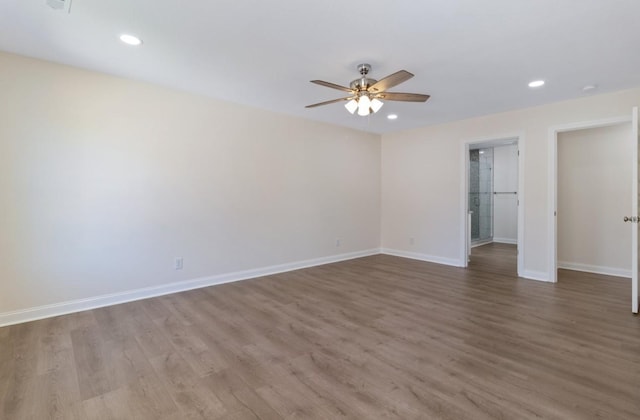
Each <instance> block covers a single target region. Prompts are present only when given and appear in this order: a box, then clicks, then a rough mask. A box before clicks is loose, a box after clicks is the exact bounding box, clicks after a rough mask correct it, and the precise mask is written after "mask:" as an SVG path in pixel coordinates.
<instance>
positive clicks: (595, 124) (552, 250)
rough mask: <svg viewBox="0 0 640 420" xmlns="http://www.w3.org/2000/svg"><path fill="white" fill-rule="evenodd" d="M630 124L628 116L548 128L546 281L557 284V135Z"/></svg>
mask: <svg viewBox="0 0 640 420" xmlns="http://www.w3.org/2000/svg"><path fill="white" fill-rule="evenodd" d="M630 122H631V116H630V115H624V116H619V117H612V118H605V119H601V120H592V121H582V122H576V123H569V124H560V125H555V126H552V127H549V134H548V158H547V164H548V170H549V174H548V177H547V179H548V187H547V191H548V194H549V196H548V199H547V215H548V220H549V222H548V224H547V226H548V232H547V237H548V241H549V254H548V256H547V258H548V262H549V263H548V264H549V265H548V267H549V269H548V270H549V271H548V273H547V281H550V282H552V283H557V282H558V218H557V211H558V134H560V133H566V132H568V131H576V130H586V129H589V128H601V127H610V126H613V125H619V124H626V123H630Z"/></svg>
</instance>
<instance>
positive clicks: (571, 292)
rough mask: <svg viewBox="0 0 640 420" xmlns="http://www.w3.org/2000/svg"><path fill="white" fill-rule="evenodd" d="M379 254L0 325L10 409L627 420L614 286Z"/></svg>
mask: <svg viewBox="0 0 640 420" xmlns="http://www.w3.org/2000/svg"><path fill="white" fill-rule="evenodd" d="M516 260H517V256H516V252H515V246H512V245H505V244H490V245H485V246H481V247H476V248H473V251H472V259H471V263H470V265H469V267H468V268H467V269H463V268H457V267H448V266H443V265H438V264H431V263H425V262H422V261H416V260H409V259H403V258H398V257H392V256H386V255H376V256H371V257H366V258H359V259H354V260H349V261H344V262H340V263H335V264H328V265H324V266H319V267H313V268H309V269H305V270H298V271H291V272H287V273H282V274H278V275H272V276H267V277H263V278H258V279H252V280H247V281H243V282H237V283H231V284H226V285H221V286H215V287H209V288H204V289H197V290H191V291H188V292H184V293H179V294H174V295H167V296H162V297H158V298H154V299H147V300H144V301H139V302H131V303H128V304H124V305H116V306H112V307H107V308H100V309H96V310H93V311H87V312H82V313H78V314H71V315H66V316H62V317H56V318H51V319H46V320H42V321H36V322H31V323H26V324H22V325H14V326H11V327H5V328H0V418H3V419H4V418H7V419H12V420H13V419H16V420H22V419H58V418H59V419H125V418H136V419H143V420H144V419H178V418H179V419H183V418H184V419H282V418H305V419H327V418H331V419H336V418H349V419H369V418H372V419H373V418H375V419H403V420H404V419H424V418H429V419H473V420H476V419H499V418H503V419H514V418H517V419H558V420H560V419H563V420H564V419H637V418H638V413H640V385H638V384H640V318H639V317H637V316H633V315H632V314H631V313H630V312H629V308H628V306H629V292H630V282H629V280H628V279H623V278H616V277H608V276H600V275H595V274H588V273H579V272H574V271H568V270H560V271H559V282H558V283H557V284H549V283H543V282H536V281H530V280H524V279H519V278H517V277H516V271H517V270H516Z"/></svg>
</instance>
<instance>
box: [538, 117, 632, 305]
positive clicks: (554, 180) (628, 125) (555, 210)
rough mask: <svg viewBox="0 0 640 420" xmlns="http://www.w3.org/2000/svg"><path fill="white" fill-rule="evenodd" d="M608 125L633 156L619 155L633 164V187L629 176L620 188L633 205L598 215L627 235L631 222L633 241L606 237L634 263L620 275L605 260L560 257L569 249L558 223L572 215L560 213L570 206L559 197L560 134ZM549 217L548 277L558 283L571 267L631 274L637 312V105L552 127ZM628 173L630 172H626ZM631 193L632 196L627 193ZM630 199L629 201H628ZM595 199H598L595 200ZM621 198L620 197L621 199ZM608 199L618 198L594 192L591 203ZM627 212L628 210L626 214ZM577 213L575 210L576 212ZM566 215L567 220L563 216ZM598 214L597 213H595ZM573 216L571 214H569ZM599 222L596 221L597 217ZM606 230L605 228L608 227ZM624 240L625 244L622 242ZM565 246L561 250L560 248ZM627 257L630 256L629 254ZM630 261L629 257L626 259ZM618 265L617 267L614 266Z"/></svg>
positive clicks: (595, 204)
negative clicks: (615, 114) (592, 261)
mask: <svg viewBox="0 0 640 420" xmlns="http://www.w3.org/2000/svg"><path fill="white" fill-rule="evenodd" d="M607 127H619V128H617V130H618V133H622V140H621V141H622V144H624V145H626V146H625V147H626V150H627V153H629V154H630V155H631V158H632V159H631V160H630V161H628V160H627V159H628V157H627V155H626V153H625V154H623V155H622V156H620V157H619V162H620V165H624V166H626V164H631V167H630V168H629V169H630V170H629V171H628V172H627V174H629V173H630V174H631V176H630V178H631V185H630V186H631V188H629V183H628V182H629V181H626V179H628V178H626V177H625V179H624V180H620V181H619V183H618V185H622V190H621V194H622V195H621V196H620V197H622V198H626V200H627V201H626V202H627V206H629V204H630V206H629V207H630V208H629V207H625V208H627V209H628V210H624V213H623V214H607V215H605V216H603V215H602V214H603V213H599V216H598V217H601V218H602V217H604V218H606V221H607V223H610V222H611V219H614V221H615V223H616V224H617V226H616V230H620V229H618V228H621V230H620V231H622V232H625V235H628V234H629V231H628V230H627V229H629V228H626V229H625V226H624V225H623V221H624V222H628V223H629V225H630V230H631V232H630V233H631V235H630V236H631V238H630V240H629V239H628V238H629V237H628V236H627V240H626V243H627V245H626V246H624V245H623V243H624V242H625V241H624V240H623V241H617V240H615V238H614V239H611V238H608V239H606V240H605V241H608V242H609V243H610V244H613V245H610V246H613V247H616V246H617V247H620V246H622V248H620V249H619V251H620V252H619V253H620V254H624V255H625V256H629V254H631V255H630V259H631V266H630V267H628V265H627V268H626V269H624V270H619V271H620V272H619V273H618V274H616V273H615V272H606V270H609V269H611V267H607V264H602V261H600V264H598V263H595V264H589V263H586V264H585V263H584V262H582V263H580V262H578V263H575V262H573V263H571V262H569V265H572V266H569V267H567V261H563V260H560V259H559V254H561V256H562V258H563V259H566V255H568V254H567V250H566V244H565V245H563V244H559V241H558V235H559V231H558V229H559V223H562V220H565V221H566V220H569V219H568V217H569V216H571V214H568V215H567V214H564V215H560V214H559V210H562V211H563V212H565V213H566V212H567V209H568V208H570V207H567V206H566V205H564V206H560V205H559V197H558V192H559V186H558V179H559V170H560V171H561V170H562V169H561V168H559V166H558V165H559V160H558V158H559V156H558V140H559V137H562V136H561V134H562V133H571V132H577V131H581V130H588V129H602V128H607ZM549 134H550V135H549V142H550V143H549V217H550V223H549V243H550V247H549V261H550V264H549V274H548V280H549V281H552V282H557V281H558V268H569V269H571V270H578V271H587V272H592V273H598V274H608V275H621V276H623V277H627V278H628V277H631V288H630V289H631V290H630V292H631V309H632V312H633V313H638V300H639V298H638V294H639V291H638V277H639V275H638V274H639V273H638V256H639V252H640V248H639V246H640V245H639V240H638V237H639V236H640V235H639V232H638V229H639V228H640V223H639V221H640V218H639V214H638V209H639V200H640V196H639V188H638V183H639V173H638V172H639V171H638V165H639V163H640V158H639V157H640V156H639V147H638V141H639V138H638V109H637V108H634V109H633V110H632V113H631V115H630V116H623V117H615V118H609V119H605V120H599V121H591V122H583V123H575V124H567V125H564V126H557V127H552V128H551V129H550V130H549ZM592 155H594V156H600V155H599V154H598V153H592ZM627 176H629V175H627ZM583 181H584V182H583V184H584V185H588V186H592V185H593V183H590V182H589V181H585V180H584V179H583ZM613 189H614V188H613V187H611V188H605V190H604V191H607V192H611V190H613ZM626 194H629V195H630V196H629V195H626ZM562 198H563V199H564V198H565V197H564V196H563V197H562ZM629 198H630V200H629ZM594 200H595V201H594ZM619 200H620V198H619ZM607 201H608V202H613V201H615V198H611V197H609V199H607V198H606V197H604V194H597V193H594V195H593V196H592V201H591V203H592V204H590V206H592V207H604V206H605V205H606V203H607ZM581 208H584V206H583V207H581ZM627 211H629V213H627ZM619 212H620V213H622V212H623V211H622V209H620V210H619ZM573 214H575V213H573ZM563 217H564V219H563ZM594 217H595V216H594ZM569 218H570V217H569ZM591 220H595V219H593V218H592V219H591ZM595 221H596V222H597V220H595ZM594 224H595V223H589V222H586V223H585V225H586V226H585V229H589V228H591V227H593V226H594ZM562 228H563V229H565V228H566V226H562ZM605 229H606V227H605ZM606 230H607V234H609V233H611V232H610V231H609V230H608V229H606ZM588 242H591V244H593V242H594V240H590V241H588V240H584V239H583V243H588ZM621 243H622V245H621ZM598 245H600V244H598ZM629 245H630V247H631V252H630V253H628V252H629V251H627V250H628V248H627V247H628V246H629ZM559 248H562V249H559ZM600 250H605V251H607V250H610V249H606V247H602V246H601V247H600ZM573 251H575V250H572V252H573ZM603 254H606V252H602V253H601V254H600V255H598V257H602V255H603ZM572 257H574V258H575V255H572ZM627 258H628V257H627ZM626 261H627V263H626V264H628V262H629V260H628V259H627V260H626ZM614 268H615V267H614ZM629 268H630V270H629ZM603 269H606V270H605V271H602V270H603ZM623 272H626V273H627V274H626V275H625V274H622V273H623Z"/></svg>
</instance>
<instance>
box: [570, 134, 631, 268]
mask: <svg viewBox="0 0 640 420" xmlns="http://www.w3.org/2000/svg"><path fill="white" fill-rule="evenodd" d="M630 129H631V128H630V125H629V124H621V125H617V126H612V127H604V128H594V129H588V130H577V131H569V132H565V133H560V134H559V135H558V266H559V267H561V268H570V269H577V270H584V271H592V272H597V273H603V274H612V275H624V276H629V277H630V276H631V251H630V249H631V229H630V225H629V224H628V223H624V222H623V220H622V218H623V216H625V215H628V214H630V210H631V179H632V174H631V169H632V168H631V164H632V162H631V153H632V148H631V142H630V141H629V132H630Z"/></svg>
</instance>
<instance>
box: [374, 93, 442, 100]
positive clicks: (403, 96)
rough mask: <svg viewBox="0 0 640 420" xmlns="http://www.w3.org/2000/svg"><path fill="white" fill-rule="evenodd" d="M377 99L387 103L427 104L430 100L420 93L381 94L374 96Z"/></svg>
mask: <svg viewBox="0 0 640 420" xmlns="http://www.w3.org/2000/svg"><path fill="white" fill-rule="evenodd" d="M376 97H377V98H380V99H385V100H387V101H402V102H427V99H429V98H430V96H429V95H423V94H420V93H400V92H382V93H379V94H377V95H376Z"/></svg>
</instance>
